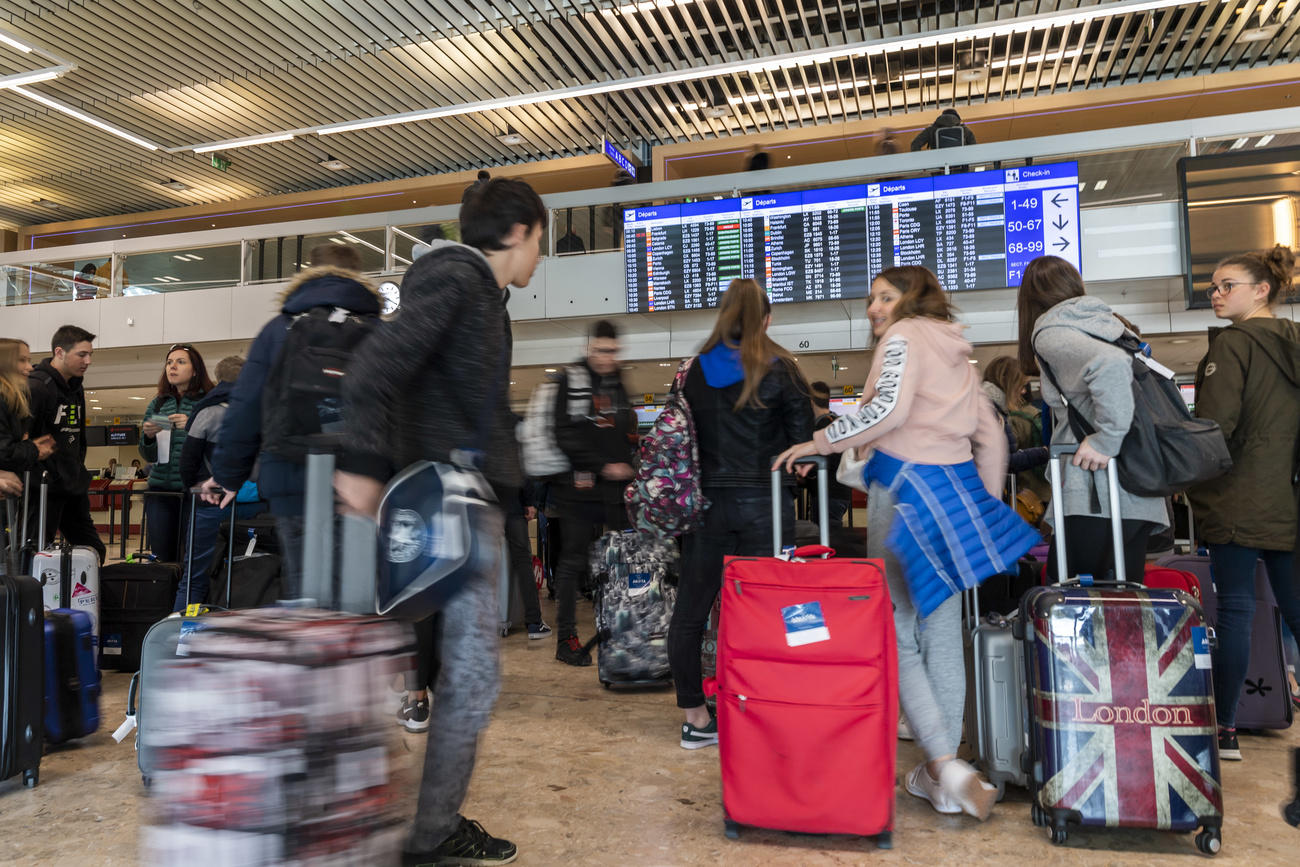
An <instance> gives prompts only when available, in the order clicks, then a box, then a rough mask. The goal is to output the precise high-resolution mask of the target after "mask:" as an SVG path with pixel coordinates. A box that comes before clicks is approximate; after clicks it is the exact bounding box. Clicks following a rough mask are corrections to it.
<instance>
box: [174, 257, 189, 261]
mask: <svg viewBox="0 0 1300 867" xmlns="http://www.w3.org/2000/svg"><path fill="white" fill-rule="evenodd" d="M172 258H173V259H178V260H180V261H181V262H188V261H190V257H189V256H172Z"/></svg>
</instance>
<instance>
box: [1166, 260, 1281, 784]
mask: <svg viewBox="0 0 1300 867" xmlns="http://www.w3.org/2000/svg"><path fill="white" fill-rule="evenodd" d="M1294 269H1295V256H1294V255H1293V254H1292V252H1291V250H1290V249H1288V248H1287V247H1282V246H1277V247H1274V248H1273V249H1272V250H1268V251H1266V252H1262V253H1243V254H1241V255H1239V256H1230V257H1228V258H1227V259H1224V260H1223V261H1222V262H1220V263H1219V266H1218V267H1217V268H1216V269H1215V270H1214V276H1213V279H1212V282H1211V284H1210V293H1209V294H1210V304H1211V305H1212V306H1213V307H1214V315H1215V316H1217V317H1218V318H1219V319H1226V320H1228V322H1229V323H1230V324H1229V325H1228V326H1227V327H1226V328H1212V329H1210V335H1209V338H1210V346H1209V351H1208V352H1206V354H1205V357H1204V358H1203V359H1201V364H1200V367H1199V368H1198V369H1197V372H1196V414H1197V415H1198V416H1200V417H1201V418H1210V419H1214V420H1215V421H1217V422H1218V423H1219V426H1220V427H1222V428H1223V436H1224V438H1225V439H1227V441H1228V451H1229V452H1230V453H1231V455H1232V469H1231V470H1230V471H1229V472H1228V473H1227V475H1224V476H1220V477H1219V478H1217V479H1214V480H1213V481H1211V482H1206V483H1205V484H1204V485H1201V486H1200V487H1198V488H1195V489H1194V490H1192V491H1191V492H1190V493H1191V500H1192V506H1193V508H1194V509H1195V513H1196V530H1197V532H1198V533H1199V534H1200V537H1201V539H1202V541H1204V542H1205V543H1206V544H1207V545H1208V546H1209V549H1210V563H1211V567H1212V568H1213V570H1214V585H1215V589H1216V591H1217V592H1218V606H1219V613H1218V623H1217V631H1218V636H1219V643H1218V649H1217V650H1216V651H1215V654H1214V695H1215V708H1216V713H1217V714H1218V717H1219V720H1218V722H1219V757H1220V758H1223V759H1232V760H1240V759H1241V750H1240V747H1239V745H1238V743H1237V732H1236V728H1235V724H1236V712H1237V702H1238V700H1239V699H1240V697H1241V690H1242V687H1243V684H1244V680H1245V677H1246V666H1247V664H1248V662H1249V660H1250V629H1251V623H1252V622H1253V619H1254V616H1255V569H1256V561H1258V560H1263V561H1264V567H1265V569H1266V570H1267V572H1268V579H1269V583H1270V584H1271V585H1272V586H1273V595H1274V596H1276V597H1277V604H1278V607H1279V608H1281V610H1282V617H1283V618H1284V619H1285V621H1286V622H1287V624H1288V625H1289V626H1290V627H1291V632H1292V634H1293V635H1300V598H1297V594H1296V587H1295V584H1294V583H1293V581H1292V567H1293V558H1294V550H1293V549H1294V547H1295V539H1296V520H1297V510H1296V488H1295V482H1296V472H1297V458H1298V457H1300V455H1298V453H1297V438H1298V437H1300V326H1297V325H1296V323H1295V322H1293V321H1292V320H1290V319H1279V318H1277V317H1276V316H1274V314H1273V306H1274V305H1275V304H1276V303H1277V302H1278V299H1279V298H1281V297H1282V296H1284V295H1287V294H1289V293H1290V292H1291V272H1292V271H1293V270H1294Z"/></svg>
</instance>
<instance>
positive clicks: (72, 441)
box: [27, 325, 106, 563]
mask: <svg viewBox="0 0 1300 867" xmlns="http://www.w3.org/2000/svg"><path fill="white" fill-rule="evenodd" d="M94 341H95V335H93V334H91V333H90V332H89V331H87V330H86V329H84V328H78V327H77V326H76V325H64V326H62V327H61V328H59V330H58V331H55V332H54V336H53V337H52V338H50V349H51V350H52V351H53V352H54V355H53V357H51V358H47V359H45V360H44V361H42V362H41V363H40V364H38V365H36V369H35V370H33V371H32V374H31V376H30V377H29V378H28V380H27V383H28V387H29V388H30V389H31V395H32V397H31V409H32V430H31V437H32V439H34V440H35V439H39V438H41V437H43V436H47V435H48V436H52V437H54V454H52V455H50V456H49V457H48V458H46V459H45V460H43V461H41V469H43V470H45V471H46V472H48V473H49V496H48V497H47V498H46V509H45V538H44V539H41V540H40V543H41V547H44V546H46V545H48V544H50V542H52V541H53V540H54V531H55V530H58V531H59V532H61V533H62V534H63V538H64V539H67V540H68V543H69V544H72V545H86V546H89V547H91V548H94V549H95V550H96V551H97V552H99V560H100V562H101V563H102V562H103V561H104V554H105V551H106V549H105V547H104V543H103V542H102V541H100V538H99V531H98V530H96V529H95V522H94V520H92V519H91V517H90V473H89V472H87V470H86V393H85V391H83V390H82V387H81V382H82V378H83V377H84V376H85V375H86V370H87V369H88V368H89V367H90V356H91V353H93V352H94V351H95V347H94ZM39 481H40V480H39V479H36V478H33V479H32V493H33V494H35V493H36V492H37V491H38V490H39V488H38V485H39ZM36 502H37V500H36V498H35V497H34V496H33V497H32V503H33V504H35V503H36ZM35 508H37V507H36V506H35V505H34V506H33V509H35ZM34 515H35V512H33V516H34ZM31 526H33V527H34V526H36V524H35V523H34V517H33V519H32V523H31Z"/></svg>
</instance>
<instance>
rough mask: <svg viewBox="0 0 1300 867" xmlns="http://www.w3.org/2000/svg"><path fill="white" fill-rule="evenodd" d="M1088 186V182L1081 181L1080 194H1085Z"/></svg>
mask: <svg viewBox="0 0 1300 867" xmlns="http://www.w3.org/2000/svg"><path fill="white" fill-rule="evenodd" d="M1087 186H1088V182H1087V181H1079V192H1081V193H1082V192H1083V191H1084V190H1085V189H1086V188H1087Z"/></svg>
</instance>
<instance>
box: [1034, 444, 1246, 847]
mask: <svg viewBox="0 0 1300 867" xmlns="http://www.w3.org/2000/svg"><path fill="white" fill-rule="evenodd" d="M1073 448H1074V446H1068V447H1061V446H1054V447H1053V449H1052V456H1053V458H1054V459H1056V458H1058V456H1065V455H1068V454H1069V453H1071V450H1072V449H1073ZM1059 469H1060V464H1059V463H1055V461H1054V466H1053V467H1052V470H1053V472H1052V473H1051V475H1052V493H1053V497H1052V501H1053V502H1052V505H1053V513H1054V518H1055V523H1054V526H1055V528H1056V544H1057V570H1058V574H1061V575H1068V574H1069V572H1068V571H1067V568H1066V563H1065V547H1064V523H1065V522H1064V516H1063V509H1062V505H1061V499H1060V473H1059V472H1058V470H1059ZM1107 473H1108V476H1109V478H1108V487H1109V489H1110V514H1111V518H1112V523H1111V528H1112V532H1113V534H1114V535H1113V543H1114V546H1115V548H1114V550H1115V551H1116V552H1117V553H1118V552H1122V551H1123V543H1122V530H1121V525H1120V507H1119V484H1118V478H1117V476H1118V473H1117V472H1116V462H1115V461H1113V460H1112V461H1110V463H1109V465H1108V467H1107ZM1115 560H1116V563H1115V573H1116V576H1115V577H1116V579H1117V580H1116V581H1115V582H1114V583H1110V584H1107V585H1106V586H1092V585H1091V583H1090V582H1091V579H1083V580H1080V579H1072V580H1070V581H1066V582H1063V583H1062V584H1059V585H1055V586H1051V587H1039V588H1035V589H1033V590H1031V591H1029V592H1028V593H1026V594H1025V596H1024V598H1023V599H1022V600H1021V602H1020V619H1021V622H1022V623H1023V624H1024V638H1025V665H1026V682H1027V684H1028V687H1029V702H1030V708H1029V711H1030V712H1029V718H1030V748H1031V751H1032V755H1033V768H1034V784H1035V798H1034V803H1033V806H1032V818H1033V820H1034V824H1036V825H1039V826H1048V827H1050V829H1051V838H1052V842H1053V843H1056V844H1062V843H1064V842H1065V841H1066V838H1067V836H1068V825H1069V824H1070V823H1076V824H1080V825H1084V826H1103V827H1129V828H1155V829H1162V830H1176V831H1189V830H1193V829H1195V828H1197V827H1200V828H1201V829H1202V830H1201V833H1200V834H1199V835H1198V836H1197V838H1196V845H1197V848H1199V849H1200V850H1201V851H1202V852H1205V853H1207V854H1215V853H1217V852H1218V851H1219V848H1220V845H1221V843H1220V840H1221V838H1220V835H1221V828H1222V824H1223V791H1222V787H1221V785H1220V776H1219V750H1218V730H1217V726H1216V723H1215V716H1214V686H1213V681H1212V679H1211V676H1210V634H1211V633H1210V631H1209V629H1208V628H1207V626H1206V622H1205V617H1204V615H1203V613H1202V612H1201V609H1200V606H1199V604H1197V602H1196V600H1195V599H1193V598H1192V596H1191V595H1189V594H1188V593H1185V592H1183V591H1181V590H1148V589H1145V588H1142V586H1141V585H1139V584H1129V583H1127V582H1126V580H1125V578H1126V576H1125V573H1124V558H1123V557H1122V556H1117V557H1116V558H1115ZM1084 585H1087V586H1084Z"/></svg>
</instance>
